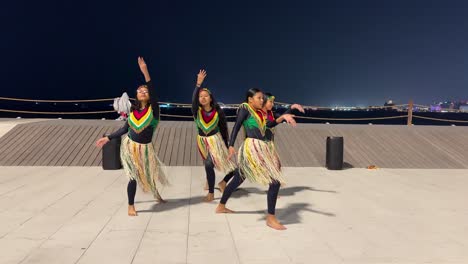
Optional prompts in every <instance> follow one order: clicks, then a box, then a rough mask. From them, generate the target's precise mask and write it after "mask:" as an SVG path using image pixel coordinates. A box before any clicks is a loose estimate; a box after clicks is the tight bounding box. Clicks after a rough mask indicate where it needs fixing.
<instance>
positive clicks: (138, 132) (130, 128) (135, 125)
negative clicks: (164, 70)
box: [108, 80, 160, 144]
mask: <svg viewBox="0 0 468 264" xmlns="http://www.w3.org/2000/svg"><path fill="white" fill-rule="evenodd" d="M145 85H146V86H147V88H148V92H149V97H150V104H149V105H147V106H146V107H145V108H143V109H137V108H138V106H137V105H136V104H134V105H133V106H132V110H131V112H130V115H129V117H128V120H127V122H125V124H124V125H123V126H122V127H121V128H120V129H118V130H117V131H115V132H113V133H112V134H110V135H109V136H108V138H109V139H113V138H117V137H121V136H123V135H124V134H126V133H128V137H129V138H130V139H131V140H133V141H135V142H138V143H141V144H148V143H150V142H151V141H152V139H153V134H154V132H155V130H156V127H157V125H158V123H159V118H160V108H159V103H158V101H159V98H158V96H157V94H156V93H152V91H154V87H153V83H152V81H151V80H150V81H148V82H146V84H145ZM150 109H151V111H150Z"/></svg>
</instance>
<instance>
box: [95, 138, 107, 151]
mask: <svg viewBox="0 0 468 264" xmlns="http://www.w3.org/2000/svg"><path fill="white" fill-rule="evenodd" d="M109 141H110V140H109V138H108V137H103V138H100V139H98V141H96V146H97V147H99V148H102V146H104V145H105V144H107V142H109Z"/></svg>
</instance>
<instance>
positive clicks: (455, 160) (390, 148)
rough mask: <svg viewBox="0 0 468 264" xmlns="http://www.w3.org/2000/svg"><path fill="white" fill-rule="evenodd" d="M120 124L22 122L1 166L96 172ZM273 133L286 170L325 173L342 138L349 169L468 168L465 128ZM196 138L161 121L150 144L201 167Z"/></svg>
mask: <svg viewBox="0 0 468 264" xmlns="http://www.w3.org/2000/svg"><path fill="white" fill-rule="evenodd" d="M122 124H123V123H122V122H119V121H102V120H47V121H38V122H32V123H24V122H22V123H20V124H18V125H16V126H15V127H14V128H12V129H11V130H9V131H8V132H6V133H5V134H4V135H3V136H2V137H1V138H0V166H100V165H101V151H100V149H98V148H96V147H95V146H94V142H95V141H96V140H97V139H98V138H99V137H100V136H102V135H103V134H104V133H109V132H111V131H113V130H115V129H117V128H118V127H120V126H121V125H122ZM230 126H232V124H230ZM276 131H277V132H276V133H277V134H276V143H277V148H278V151H279V153H280V156H281V159H282V163H283V165H284V166H287V167H323V166H324V164H325V146H326V138H327V136H343V137H344V141H345V154H344V156H345V157H344V159H345V162H346V163H347V166H349V167H360V168H362V167H367V166H369V165H376V166H378V167H383V168H440V169H466V168H468V127H435V126H413V127H407V126H389V125H388V126H378V125H373V126H368V125H325V124H299V126H298V127H296V128H291V127H288V126H287V125H280V126H279V127H278V128H277V130H276ZM195 137H196V129H195V125H194V123H193V122H176V121H163V122H161V123H160V125H159V127H158V130H157V132H156V133H155V137H154V143H155V146H156V150H157V151H158V153H159V156H160V158H161V160H162V161H163V162H164V163H165V164H166V165H169V166H201V165H202V160H201V157H200V155H199V153H198V150H197V146H196V141H195ZM240 138H243V135H242V133H240V135H239V139H240ZM238 141H240V140H238Z"/></svg>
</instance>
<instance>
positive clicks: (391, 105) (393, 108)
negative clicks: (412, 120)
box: [384, 100, 396, 110]
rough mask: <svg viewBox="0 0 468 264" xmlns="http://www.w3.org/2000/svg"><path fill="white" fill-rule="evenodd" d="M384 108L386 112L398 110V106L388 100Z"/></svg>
mask: <svg viewBox="0 0 468 264" xmlns="http://www.w3.org/2000/svg"><path fill="white" fill-rule="evenodd" d="M384 108H385V109H386V110H396V106H395V103H393V100H388V101H387V102H385V104H384Z"/></svg>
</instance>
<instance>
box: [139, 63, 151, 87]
mask: <svg viewBox="0 0 468 264" xmlns="http://www.w3.org/2000/svg"><path fill="white" fill-rule="evenodd" d="M138 66H140V70H141V73H143V75H144V76H145V82H146V83H148V82H150V81H151V76H150V74H149V71H148V66H147V65H146V62H145V60H144V59H143V57H138Z"/></svg>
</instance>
